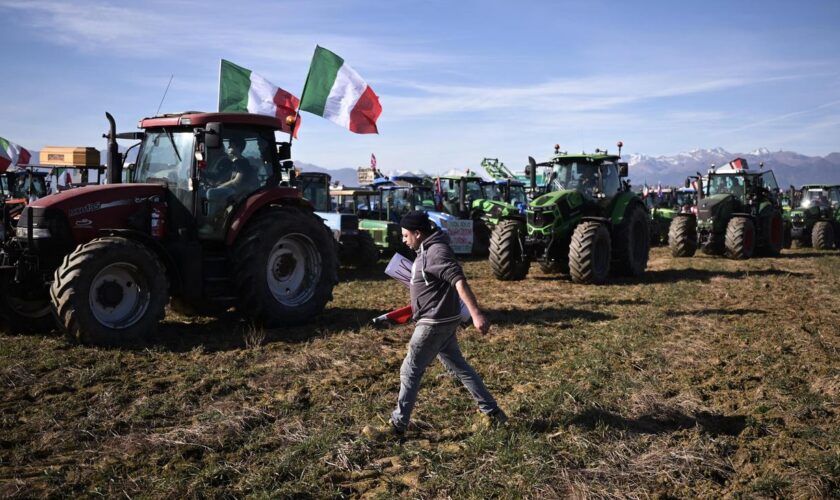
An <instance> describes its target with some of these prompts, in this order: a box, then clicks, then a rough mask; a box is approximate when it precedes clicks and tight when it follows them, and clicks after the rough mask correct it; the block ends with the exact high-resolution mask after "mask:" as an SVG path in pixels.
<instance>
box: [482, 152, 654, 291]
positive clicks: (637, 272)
mask: <svg viewBox="0 0 840 500" xmlns="http://www.w3.org/2000/svg"><path fill="white" fill-rule="evenodd" d="M621 147H622V143H621V142H619V143H618V148H619V154H618V155H611V154H609V153H608V152H607V151H601V150H597V149H596V150H595V153H593V154H586V153H581V154H569V153H565V152H560V148H559V146H555V151H554V156H553V157H552V158H551V159H550V160H548V161H547V162H544V163H536V162H535V161H534V159H533V158H530V157H529V158H528V162H529V166H528V175H529V177H530V184H531V191H532V192H542V193H543V194H541V195H540V196H537V197H536V198H534V199H533V200H531V202H530V204H529V206H528V209H527V210H526V221H524V222H522V221H518V220H515V219H510V220H502V221H501V222H499V224H498V225H496V227H494V228H493V233H492V236H491V238H490V264H491V267H492V269H493V274H494V275H495V276H496V278H497V279H499V280H503V281H506V280H520V279H523V278H524V277H525V276H526V275H527V274H528V270H529V268H530V265H531V261H532V260H536V261H538V262H539V265H540V268H541V269H542V271H543V272H546V273H562V274H569V275H570V276H571V279H572V281H573V282H575V283H592V284H600V283H604V282H605V281H606V280H607V278H608V276H609V275H610V274H614V275H625V276H633V277H639V276H642V275H643V274H644V272H645V268H646V267H647V261H648V252H649V250H650V240H649V230H648V217H649V215H648V212H647V210H646V209H645V206H644V203H642V200H641V199H640V198H639V197H638V196H637V195H636V194H634V193H633V192H632V191H631V190H630V183H629V182H628V181H627V180H622V177H626V176H627V163H624V162H620V161H619V160H620V159H621ZM540 167H542V168H544V169H546V170H548V172H547V173H546V174H544V178H545V180H546V181H545V185H543V186H541V187H540V188H539V189H538V187H537V185H536V178H537V169H538V168H540Z"/></svg>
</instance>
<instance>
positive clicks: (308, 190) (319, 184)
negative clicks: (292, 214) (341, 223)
mask: <svg viewBox="0 0 840 500" xmlns="http://www.w3.org/2000/svg"><path fill="white" fill-rule="evenodd" d="M329 182H330V181H329V179H327V178H326V177H309V176H302V177H301V178H300V187H301V191H302V193H303V197H304V198H306V199H307V200H309V201H310V202H312V205H313V206H314V207H315V210H316V211H318V212H329V211H330V188H329Z"/></svg>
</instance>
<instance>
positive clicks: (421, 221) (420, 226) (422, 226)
mask: <svg viewBox="0 0 840 500" xmlns="http://www.w3.org/2000/svg"><path fill="white" fill-rule="evenodd" d="M400 227H402V228H405V229H408V230H409V231H422V232H424V233H428V232H429V231H430V230H431V225H430V224H429V214H427V213H426V212H423V211H422V210H413V211H411V212H408V213H407V214H405V215H403V217H402V219H401V220H400Z"/></svg>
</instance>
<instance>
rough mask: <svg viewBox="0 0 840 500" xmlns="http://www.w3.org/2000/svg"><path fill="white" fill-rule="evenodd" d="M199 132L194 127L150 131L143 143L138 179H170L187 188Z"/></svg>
mask: <svg viewBox="0 0 840 500" xmlns="http://www.w3.org/2000/svg"><path fill="white" fill-rule="evenodd" d="M194 142H195V136H194V135H193V133H192V131H175V132H173V131H162V130H158V131H151V132H146V137H145V139H143V144H142V145H141V146H140V152H139V153H138V154H139V158H138V159H137V167H136V170H135V175H134V180H135V182H141V183H142V182H161V181H163V182H166V183H167V184H172V185H173V186H174V187H177V188H180V189H184V190H186V189H187V183H188V182H189V178H190V166H191V165H192V161H193V152H194Z"/></svg>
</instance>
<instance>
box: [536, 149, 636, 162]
mask: <svg viewBox="0 0 840 500" xmlns="http://www.w3.org/2000/svg"><path fill="white" fill-rule="evenodd" d="M620 158H621V157H620V156H618V155H611V154H607V153H605V152H604V153H600V152H599V153H593V154H586V153H579V154H569V153H560V154H556V155H554V156H552V157H551V161H553V162H555V163H571V162H573V161H586V162H591V163H603V162H605V161H618V160H619V159H620Z"/></svg>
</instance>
